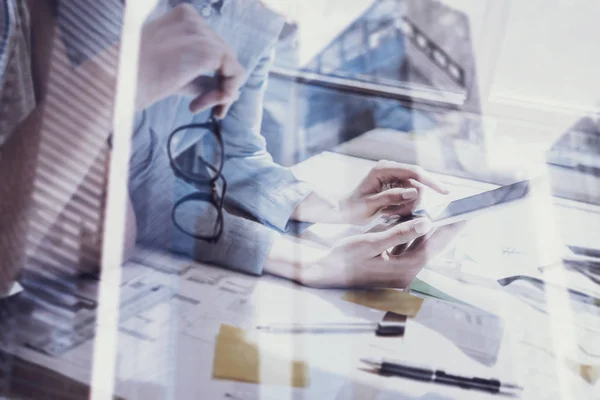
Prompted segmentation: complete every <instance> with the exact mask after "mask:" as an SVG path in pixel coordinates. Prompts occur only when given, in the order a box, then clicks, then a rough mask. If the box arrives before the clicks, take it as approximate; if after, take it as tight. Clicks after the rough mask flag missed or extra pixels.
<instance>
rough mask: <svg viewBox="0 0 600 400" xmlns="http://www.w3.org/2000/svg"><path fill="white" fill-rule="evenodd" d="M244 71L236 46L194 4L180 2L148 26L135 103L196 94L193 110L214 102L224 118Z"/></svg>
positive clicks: (218, 114)
mask: <svg viewBox="0 0 600 400" xmlns="http://www.w3.org/2000/svg"><path fill="white" fill-rule="evenodd" d="M213 75H214V76H216V77H218V79H214V78H211V76H213ZM244 76H245V70H244V68H243V67H242V65H241V64H240V63H239V62H238V60H237V56H236V54H235V52H234V51H233V49H232V48H231V47H230V46H229V45H228V44H227V43H226V42H225V41H224V40H223V39H221V38H220V37H219V36H218V35H217V34H216V33H215V32H214V31H213V30H212V28H211V27H210V25H209V24H208V23H207V22H206V21H205V20H204V19H203V18H202V16H200V14H199V13H198V11H197V10H196V9H195V8H194V7H193V6H191V5H189V4H181V5H179V6H177V7H175V8H173V9H172V10H170V11H169V12H168V13H166V14H165V15H163V16H162V17H160V18H157V19H156V20H154V21H152V22H150V23H148V24H146V25H145V26H144V28H143V31H142V39H141V45H140V62H139V74H138V93H137V99H136V106H137V108H138V109H144V108H146V107H148V106H150V105H152V104H153V103H154V102H156V101H159V100H161V99H164V98H165V97H168V96H171V95H174V94H185V95H189V96H193V97H194V100H193V101H192V102H191V104H190V111H192V112H193V113H197V112H200V111H202V110H206V109H209V108H213V107H215V116H216V117H217V118H223V117H224V116H225V115H226V113H227V111H228V109H229V107H230V106H231V104H232V103H233V102H234V101H235V100H236V99H237V97H238V92H239V89H240V87H241V85H242V84H243V82H244Z"/></svg>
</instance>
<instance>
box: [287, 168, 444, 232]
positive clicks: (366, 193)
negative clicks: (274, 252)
mask: <svg viewBox="0 0 600 400" xmlns="http://www.w3.org/2000/svg"><path fill="white" fill-rule="evenodd" d="M425 188H430V189H433V190H435V191H436V192H438V193H442V194H448V193H449V191H448V189H446V188H445V187H444V185H443V184H442V183H440V182H438V181H437V179H435V178H433V177H432V176H431V175H430V174H429V173H427V172H426V171H425V170H423V168H421V167H418V166H414V165H408V164H400V163H397V162H393V161H380V162H378V163H377V165H375V166H374V167H373V169H371V171H370V172H369V173H368V174H367V176H366V177H365V178H364V179H363V180H362V182H361V183H360V184H359V185H358V186H357V187H356V189H354V190H353V191H352V192H351V193H350V194H349V195H348V196H346V197H345V198H343V199H341V200H339V201H334V200H332V199H329V198H327V197H326V196H323V195H322V194H320V193H317V192H313V193H311V194H310V195H309V196H308V197H307V198H306V199H304V201H302V202H301V203H300V204H299V205H298V206H297V207H296V209H295V210H294V213H293V214H292V219H294V220H297V221H306V222H317V223H318V222H324V223H342V224H357V225H362V224H364V223H367V222H369V221H371V220H372V219H374V218H375V217H377V216H379V215H382V214H383V215H387V216H403V215H408V214H410V213H412V212H413V211H414V210H415V209H416V208H417V207H418V205H419V203H420V201H421V199H422V197H423V192H424V190H425Z"/></svg>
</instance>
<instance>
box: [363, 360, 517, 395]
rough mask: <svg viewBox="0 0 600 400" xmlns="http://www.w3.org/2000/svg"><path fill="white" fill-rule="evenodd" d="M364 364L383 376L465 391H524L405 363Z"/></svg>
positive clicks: (510, 385) (513, 386)
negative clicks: (430, 383)
mask: <svg viewBox="0 0 600 400" xmlns="http://www.w3.org/2000/svg"><path fill="white" fill-rule="evenodd" d="M360 361H361V362H363V363H364V364H367V365H369V366H371V367H374V368H377V369H379V373H380V374H382V375H394V376H400V377H403V378H409V379H415V380H419V381H425V382H435V383H440V384H443V385H450V386H458V387H460V388H463V389H476V390H482V391H485V392H489V393H500V394H508V395H516V394H518V393H519V392H521V391H522V390H523V388H522V387H521V386H518V385H514V384H511V383H504V382H500V381H499V380H498V379H484V378H475V377H473V378H470V377H464V376H458V375H451V374H448V373H446V372H444V371H442V370H437V369H431V368H427V367H422V366H417V365H411V364H408V363H405V362H398V361H390V360H376V359H371V358H363V359H361V360H360Z"/></svg>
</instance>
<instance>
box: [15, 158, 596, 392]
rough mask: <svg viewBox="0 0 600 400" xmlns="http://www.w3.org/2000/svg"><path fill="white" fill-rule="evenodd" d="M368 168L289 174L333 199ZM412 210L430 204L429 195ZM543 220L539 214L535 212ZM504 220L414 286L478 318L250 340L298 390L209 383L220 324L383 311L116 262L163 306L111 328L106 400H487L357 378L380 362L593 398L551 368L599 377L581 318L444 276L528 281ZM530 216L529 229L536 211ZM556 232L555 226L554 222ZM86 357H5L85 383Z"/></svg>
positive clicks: (285, 285)
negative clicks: (291, 366)
mask: <svg viewBox="0 0 600 400" xmlns="http://www.w3.org/2000/svg"><path fill="white" fill-rule="evenodd" d="M371 164H372V163H371V162H369V161H365V160H359V159H353V158H349V157H347V156H341V155H336V154H332V153H325V154H322V155H319V156H316V157H314V158H312V159H310V160H308V161H306V162H304V163H302V164H300V165H298V166H297V167H296V168H295V172H296V174H297V175H298V176H299V177H300V178H302V179H305V180H308V181H310V182H312V183H313V184H314V185H315V186H317V187H320V188H323V189H326V190H327V191H329V192H332V193H343V192H346V191H348V190H349V189H350V188H352V187H353V186H354V184H355V183H356V182H357V181H358V180H359V179H360V178H361V177H362V176H363V175H364V173H365V172H366V171H367V170H368V169H369V168H370V166H371ZM445 181H446V182H447V183H448V184H449V185H450V186H451V187H452V188H453V189H454V193H453V195H454V196H462V195H465V194H467V193H473V192H477V191H481V190H485V189H487V188H488V186H487V185H480V184H477V183H474V182H468V181H464V180H459V179H453V178H447V179H445ZM426 200H427V202H436V201H439V199H436V198H435V197H430V198H427V199H426ZM536 206H538V205H537V204H536ZM550 209H553V208H552V207H550ZM572 210H575V209H569V211H567V213H573V214H579V213H583V215H585V217H582V218H583V220H587V219H589V218H599V217H598V214H597V213H594V212H592V211H595V210H587V211H586V210H576V211H572ZM547 211H548V209H544V208H543V207H541V209H540V210H538V211H537V212H538V213H539V212H547ZM518 214H519V213H515V212H512V213H511V212H509V213H505V212H503V213H502V214H500V213H497V214H494V215H492V214H490V215H489V216H486V217H481V221H473V222H472V224H471V225H470V227H469V228H468V229H467V230H466V233H465V234H464V236H463V237H462V238H461V239H459V240H458V242H457V245H456V247H455V248H454V249H452V251H450V255H448V254H445V255H443V257H446V259H444V260H438V261H434V262H433V263H432V265H430V266H428V268H426V269H425V270H424V271H423V272H422V273H421V274H420V275H419V278H421V279H422V280H424V281H426V282H428V283H430V284H432V285H434V286H435V287H437V288H438V289H442V290H444V291H445V292H446V293H448V294H450V295H452V296H454V297H456V298H458V299H461V300H463V301H465V302H467V303H469V304H472V305H475V306H477V307H478V308H479V309H475V308H471V307H465V306H462V305H459V304H456V303H448V302H442V301H439V300H435V299H430V298H428V299H427V300H426V301H425V302H424V305H423V307H422V309H421V311H420V312H419V315H418V316H417V317H416V318H415V319H414V320H410V321H409V325H408V327H407V332H406V335H405V337H404V339H403V340H400V339H389V338H375V337H374V336H373V335H371V334H345V335H329V334H327V335H324V334H321V335H281V336H278V335H271V336H269V335H265V336H263V337H261V341H264V343H267V344H268V347H269V349H272V351H273V352H275V353H277V354H281V355H284V356H289V355H291V356H293V357H294V358H298V359H303V360H305V361H307V362H308V364H309V365H310V376H309V381H310V386H309V387H308V388H306V389H291V388H287V387H278V386H265V385H255V384H249V383H241V382H232V381H225V380H214V379H212V363H213V355H214V343H215V339H216V338H215V336H216V334H217V332H218V330H219V326H220V324H221V323H228V324H232V325H236V326H240V327H243V328H246V329H253V327H254V326H256V325H257V324H264V323H276V322H292V321H293V322H303V321H305V322H323V321H329V322H333V321H340V322H342V321H350V320H357V319H359V320H370V321H378V320H380V319H381V317H382V316H383V312H381V311H374V310H370V309H367V308H364V307H361V306H357V305H353V304H351V303H347V302H345V301H343V300H341V297H342V295H343V293H344V292H343V291H340V290H313V289H308V288H304V287H299V286H297V285H294V284H292V283H290V282H287V281H283V280H280V279H275V278H273V277H268V276H265V277H261V278H253V277H248V276H244V275H240V274H237V273H234V272H231V271H226V270H222V269H218V268H213V267H208V266H203V265H200V264H194V263H192V264H190V262H189V261H188V260H180V259H177V258H175V257H171V256H168V255H161V256H158V255H150V256H146V258H145V259H144V260H145V261H144V260H142V261H141V264H146V266H141V265H139V264H135V263H130V264H128V265H126V266H125V267H124V269H123V276H124V277H125V279H124V280H125V281H127V282H129V283H128V284H129V285H131V287H132V288H133V287H139V286H140V285H139V284H137V285H136V284H135V282H136V280H140V282H142V283H144V284H153V283H152V282H156V284H160V285H164V286H167V287H169V288H171V290H172V291H173V293H174V294H175V297H173V298H171V299H169V300H165V301H161V302H159V303H158V304H156V305H153V306H147V307H146V306H144V305H143V304H141V305H140V306H139V310H138V311H137V312H135V313H134V315H132V316H130V317H128V318H125V319H123V320H122V321H121V323H120V327H119V335H118V337H119V344H120V345H119V355H118V368H117V369H118V378H117V385H116V393H117V394H119V395H122V396H124V397H126V398H129V399H144V400H152V399H200V398H201V399H233V400H253V399H265V400H275V399H277V400H285V399H339V400H341V399H377V400H387V399H420V400H427V399H428V400H447V399H461V400H462V399H487V398H489V399H492V398H495V396H493V395H488V394H485V393H480V392H475V391H470V390H461V389H458V388H452V387H443V386H439V385H432V384H425V383H420V382H415V381H409V380H404V379H399V378H385V377H380V376H377V375H373V374H370V373H367V372H365V371H362V370H360V369H359V367H360V363H359V359H360V358H361V357H365V356H370V357H373V356H375V357H377V356H386V357H389V358H399V359H404V360H411V361H414V362H418V363H421V364H429V365H432V366H436V367H439V368H444V369H446V370H447V371H449V372H450V371H452V372H455V373H461V374H467V375H473V376H481V377H495V378H500V379H504V380H507V381H517V382H519V383H521V384H523V385H524V386H525V391H524V393H523V396H522V397H521V398H524V399H588V398H589V399H591V398H600V384H596V386H595V387H593V386H591V385H589V384H588V383H586V382H585V381H584V380H583V379H582V378H581V377H580V376H579V374H577V373H574V372H573V370H572V368H570V367H569V364H568V363H567V362H564V361H561V359H562V357H567V358H568V359H569V360H571V361H572V362H575V361H577V362H580V363H584V364H589V365H600V346H598V344H600V340H598V335H597V334H595V333H593V332H594V331H595V332H600V322H599V321H598V318H596V319H593V318H592V317H590V318H591V319H590V326H591V328H594V329H591V330H581V329H574V328H572V327H571V325H569V324H568V323H565V321H567V322H568V320H569V317H570V316H571V314H570V312H569V308H568V305H567V307H565V302H564V296H562V295H561V293H558V294H557V295H556V296H552V298H550V303H551V304H552V306H553V308H552V310H553V313H552V316H551V317H549V316H548V315H547V314H544V313H541V312H539V311H536V310H535V309H533V308H532V307H530V306H529V305H527V304H526V303H525V302H523V301H522V300H520V299H518V298H516V297H514V296H511V295H508V294H507V293H506V292H505V291H503V290H499V289H498V288H494V287H493V286H489V285H488V286H486V285H483V286H476V285H472V284H466V283H463V282H460V281H459V280H457V279H455V278H453V277H452V271H453V270H455V269H457V268H458V269H459V270H463V271H469V272H470V273H471V274H472V275H477V276H478V277H479V278H481V279H482V282H488V283H489V282H490V281H491V278H492V277H493V275H498V276H506V275H511V274H513V273H514V272H515V271H519V272H520V273H524V274H529V273H530V272H531V273H532V274H535V273H537V270H536V266H535V265H534V262H537V261H539V259H540V254H541V253H544V252H543V251H542V250H543V249H544V248H545V242H544V243H542V245H540V242H539V240H540V235H537V234H535V233H536V232H533V231H532V229H537V228H538V227H537V226H534V227H533V228H528V227H527V226H526V225H527V224H524V223H523V221H518V220H517V221H516V222H514V221H513V220H511V215H513V216H514V215H518ZM558 214H560V213H558ZM533 215H534V217H535V218H538V215H537V214H536V213H533ZM532 218H533V217H532ZM565 218H567V219H569V218H574V217H565ZM536 221H537V219H536ZM534 225H535V224H534ZM556 225H558V226H560V227H561V228H563V227H566V226H568V224H567V223H565V222H564V221H562V220H561V219H560V218H559V220H558V222H557V224H556ZM553 226H554V225H553V224H546V225H544V227H543V229H544V230H545V231H550V230H551V228H552V227H553ZM596 226H598V225H596ZM330 228H331V227H327V226H318V225H316V226H314V227H313V228H312V229H313V231H316V232H317V233H316V234H320V235H327V234H329V232H330ZM546 233H551V232H546ZM575 236H576V234H574V236H572V237H575ZM544 237H545V236H544ZM532 240H533V241H532ZM470 244H473V245H472V246H470ZM503 246H504V248H503ZM507 249H509V250H510V251H508V250H507ZM448 257H450V258H448ZM451 257H454V258H455V259H458V260H459V262H458V264H457V263H456V262H452V261H450V262H448V260H451ZM542 258H543V257H542ZM461 263H462V265H461ZM157 264H160V265H167V266H169V268H172V269H173V271H175V272H174V273H171V274H165V273H162V272H159V271H158V270H157V269H156V268H149V267H148V265H157ZM484 264H485V265H484ZM507 265H509V266H508V267H507ZM482 271H483V272H482ZM115 290H118V289H117V286H116V284H115ZM123 293H124V292H123V291H121V295H122V296H123ZM554 311H556V312H554ZM559 311H560V312H559ZM488 312H493V313H494V314H496V315H498V316H499V317H500V319H498V318H496V317H494V316H493V315H490V314H488ZM499 321H500V323H499ZM588 328H589V327H588ZM596 343H598V344H596ZM92 349H93V342H92V341H88V342H87V343H85V344H83V345H80V346H77V347H75V348H73V349H72V350H69V351H67V352H66V353H64V354H63V355H62V356H60V357H48V356H44V355H41V354H40V353H39V352H36V351H35V350H32V349H27V348H21V349H20V350H19V354H20V355H21V356H23V357H24V358H26V359H29V360H33V361H35V362H37V363H41V364H44V365H46V366H48V367H50V368H52V369H56V370H58V371H61V372H63V373H65V374H67V375H69V376H72V377H74V378H76V379H78V380H81V381H86V380H89V376H90V375H89V365H90V357H91V354H92ZM582 349H583V350H584V351H582Z"/></svg>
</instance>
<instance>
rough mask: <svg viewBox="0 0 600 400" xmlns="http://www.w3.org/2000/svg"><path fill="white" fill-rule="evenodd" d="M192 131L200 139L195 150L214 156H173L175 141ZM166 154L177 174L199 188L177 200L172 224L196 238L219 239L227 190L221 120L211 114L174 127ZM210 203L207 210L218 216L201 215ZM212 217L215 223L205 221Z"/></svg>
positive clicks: (173, 210) (211, 240) (172, 212)
mask: <svg viewBox="0 0 600 400" xmlns="http://www.w3.org/2000/svg"><path fill="white" fill-rule="evenodd" d="M190 132H192V133H193V134H194V135H197V137H198V138H199V139H200V141H199V142H198V144H197V145H196V146H195V149H197V150H199V152H200V153H204V151H208V152H211V153H212V157H208V155H206V154H204V155H202V154H197V153H196V152H194V154H192V156H193V157H192V158H190V157H189V156H188V157H186V156H185V155H182V156H178V157H173V154H172V146H173V142H174V141H176V139H177V140H179V139H181V138H182V137H183V136H184V135H186V134H189V133H190ZM167 153H168V155H169V163H170V165H171V169H172V170H173V173H174V174H175V176H176V177H177V178H179V179H181V180H183V181H184V182H186V183H188V184H189V185H192V186H193V187H194V188H196V189H197V191H196V192H193V193H190V194H188V195H186V196H183V197H182V198H180V199H179V200H177V201H176V202H175V205H174V206H173V209H172V211H171V219H172V221H173V224H174V225H175V227H176V228H177V229H178V230H179V231H181V232H182V233H184V234H186V235H187V236H190V237H192V238H194V239H199V240H203V241H207V242H209V243H215V242H217V241H218V240H219V238H220V237H221V234H222V232H223V205H224V200H225V193H226V191H227V181H226V180H225V178H224V177H223V174H222V171H223V164H224V162H225V149H224V146H223V138H222V136H221V123H220V121H219V120H218V119H217V118H216V117H215V115H214V113H212V114H211V116H210V118H209V120H208V121H207V122H206V123H203V124H189V125H183V126H180V127H179V128H177V129H175V130H174V131H173V132H171V134H170V135H169V140H168V142H167ZM195 161H197V162H198V163H196V162H195ZM207 188H208V189H210V193H207V191H206V189H207ZM207 204H208V205H209V206H210V207H209V209H208V213H209V214H210V213H211V212H212V213H213V214H214V213H215V212H216V215H214V216H209V217H208V218H199V212H198V209H202V207H206V205H207ZM210 208H212V210H211V209H210ZM202 214H203V215H204V214H205V213H204V212H202ZM211 219H214V221H215V222H214V225H212V224H207V223H206V222H207V220H211Z"/></svg>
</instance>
